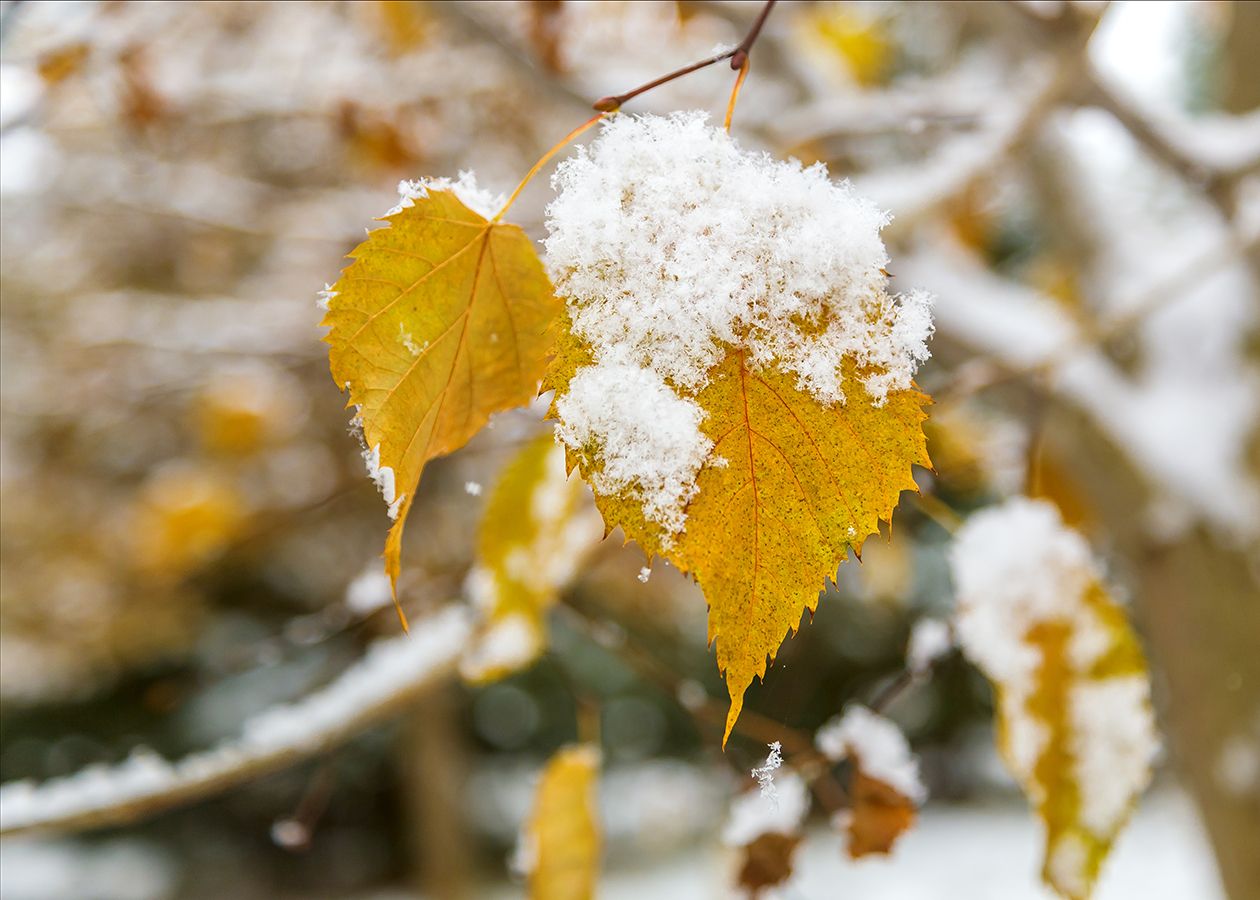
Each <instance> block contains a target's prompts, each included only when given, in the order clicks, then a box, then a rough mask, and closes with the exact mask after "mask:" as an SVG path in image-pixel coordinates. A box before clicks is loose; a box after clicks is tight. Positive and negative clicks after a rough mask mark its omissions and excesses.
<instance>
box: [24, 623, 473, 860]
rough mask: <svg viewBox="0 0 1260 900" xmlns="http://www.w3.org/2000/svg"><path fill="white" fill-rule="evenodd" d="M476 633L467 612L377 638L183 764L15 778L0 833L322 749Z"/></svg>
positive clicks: (184, 796)
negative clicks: (325, 676)
mask: <svg viewBox="0 0 1260 900" xmlns="http://www.w3.org/2000/svg"><path fill="white" fill-rule="evenodd" d="M470 634H471V625H470V623H469V619H468V615H467V612H466V611H465V610H464V609H462V608H451V609H448V610H445V611H443V612H440V613H437V614H435V615H433V616H432V617H430V618H429V619H427V620H426V621H423V622H418V623H416V624H415V625H414V626H413V627H412V630H411V634H410V635H400V636H398V637H394V638H387V639H385V640H380V641H377V642H376V643H375V644H373V645H372V646H371V647H370V648H369V649H368V651H367V653H366V654H365V655H364V657H363V659H361V660H360V661H359V662H357V663H355V664H354V665H353V666H351V667H350V668H349V669H347V670H346V671H345V672H343V673H342V674H341V675H340V676H338V677H337V679H336V680H334V681H333V682H332V683H331V684H329V685H328V686H326V687H324V688H322V689H320V690H318V691H316V692H314V693H312V694H311V695H309V696H308V697H306V698H304V699H302V700H299V701H298V702H296V703H292V704H284V705H280V706H275V707H272V708H271V709H268V710H265V711H264V712H262V713H259V714H258V715H256V716H253V717H252V718H250V719H248V720H247V721H246V722H245V724H244V726H243V728H242V731H241V734H240V736H239V737H237V738H234V739H232V740H228V741H224V742H222V743H220V744H217V745H216V746H214V747H212V748H210V749H208V750H203V751H201V752H198V753H193V754H191V755H189V756H186V757H184V758H183V759H181V760H179V761H177V762H170V761H168V760H166V759H164V758H162V757H161V756H159V755H157V754H156V753H153V752H152V751H149V750H145V749H137V750H136V751H134V752H133V753H132V754H131V756H130V757H129V758H128V759H127V760H126V761H124V762H122V763H119V764H117V765H114V766H93V767H89V768H87V769H84V770H82V771H80V772H77V773H75V774H73V775H68V776H66V777H64V778H54V779H52V780H50V781H45V782H43V783H40V784H36V783H33V782H29V781H21V782H10V783H8V784H6V785H4V786H3V787H0V836H4V837H9V836H12V835H17V834H25V833H31V832H42V833H67V832H76V831H86V830H88V829H93V828H103V827H108V826H114V825H122V824H126V823H129V822H135V821H138V820H140V819H145V818H148V817H149V816H153V815H156V814H157V813H160V812H163V811H164V810H168V809H172V808H174V807H177V806H182V805H184V804H187V803H192V802H194V801H197V800H201V799H204V798H206V797H210V796H213V795H214V794H217V793H220V792H222V791H225V790H228V789H229V788H231V787H234V786H236V785H239V784H242V783H244V782H246V781H250V780H252V779H254V778H258V777H260V776H262V775H266V774H269V773H271V772H276V771H279V770H281V769H284V768H287V767H288V766H291V765H293V764H295V763H298V762H300V761H302V760H304V759H307V758H308V757H311V756H314V755H316V754H318V753H322V752H324V751H326V750H328V749H330V748H332V747H334V746H336V745H337V744H340V743H342V742H344V741H346V740H348V739H349V738H351V737H353V736H354V735H356V734H358V733H359V732H361V731H363V730H364V729H365V728H367V727H369V726H370V725H373V724H375V723H377V722H380V721H382V720H384V719H387V718H389V717H391V716H393V715H396V714H398V713H400V712H401V711H402V710H404V709H406V708H407V707H408V706H410V705H411V704H413V703H414V702H415V701H416V700H417V699H418V698H419V697H420V696H421V695H422V694H423V693H424V692H425V691H426V690H428V689H429V688H430V687H432V686H433V685H434V684H435V683H436V682H438V681H439V680H441V679H442V678H444V677H445V676H446V675H447V674H448V673H449V672H451V671H452V670H453V669H454V668H455V665H456V662H457V661H458V659H459V656H460V654H461V653H462V651H463V650H464V648H465V646H466V645H467V643H468V639H469V636H470Z"/></svg>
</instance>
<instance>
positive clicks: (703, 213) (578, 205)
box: [544, 114, 931, 736]
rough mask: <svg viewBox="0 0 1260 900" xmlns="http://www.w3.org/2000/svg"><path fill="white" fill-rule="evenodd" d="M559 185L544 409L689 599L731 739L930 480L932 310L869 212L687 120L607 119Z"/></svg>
mask: <svg viewBox="0 0 1260 900" xmlns="http://www.w3.org/2000/svg"><path fill="white" fill-rule="evenodd" d="M556 181H557V184H558V185H559V186H560V188H561V193H560V195H559V197H558V198H557V199H556V200H555V202H553V203H552V205H551V207H549V210H548V213H549V216H550V218H549V220H548V228H549V230H550V237H549V238H548V239H547V242H546V246H547V252H548V261H549V264H550V266H551V269H552V271H553V274H554V275H555V277H556V280H557V286H558V289H559V291H560V293H561V294H562V295H563V296H564V297H565V298H566V303H567V308H568V320H567V322H566V324H567V326H568V327H567V328H565V329H563V330H562V332H561V334H560V335H559V337H558V348H557V355H556V358H555V361H554V363H553V365H552V367H551V369H550V370H549V372H548V376H547V379H546V381H545V383H544V384H545V386H546V387H549V388H554V389H555V391H556V395H555V399H554V402H553V405H552V412H551V414H552V415H553V416H554V417H555V418H557V419H558V420H559V426H558V428H557V433H558V435H559V436H560V438H561V439H562V440H563V441H564V443H565V444H566V447H567V449H568V451H569V461H570V465H576V466H578V467H579V468H580V469H581V471H582V474H583V476H584V477H585V478H586V479H587V481H588V482H589V483H590V484H591V486H592V488H593V489H594V492H595V495H596V502H597V504H598V505H599V508H600V511H601V512H602V513H603V515H604V520H605V522H606V523H607V524H608V526H609V527H610V528H611V527H615V526H618V525H619V526H621V527H622V528H623V530H624V531H625V533H626V535H627V536H628V537H630V538H632V539H634V540H635V541H637V542H638V543H639V544H640V546H642V547H643V548H644V549H645V550H646V551H647V552H648V554H649V555H652V554H658V555H661V556H664V557H666V558H667V559H669V560H670V561H672V562H673V563H675V564H676V565H677V566H678V567H679V568H680V569H682V570H683V571H684V572H688V573H690V574H692V575H694V576H695V578H696V580H697V581H698V582H699V584H700V586H701V588H702V589H703V591H704V594H705V599H706V600H707V601H708V603H709V609H710V613H709V637H710V640H711V641H715V642H716V647H717V650H716V652H717V660H718V666H719V668H720V669H721V670H722V672H723V673H724V674H725V675H726V682H727V688H728V690H729V692H730V696H731V707H730V713H729V716H728V719H727V736H729V733H730V730H731V728H732V727H733V726H734V724H735V721H736V719H737V718H738V716H739V712H740V709H741V707H742V704H743V696H744V692H745V690H746V689H747V688H748V686H749V685H750V684H751V683H752V680H753V678H754V677H761V676H764V675H765V672H766V663H767V659H771V660H773V658H774V655H775V653H776V652H777V650H778V647H779V645H780V643H781V642H782V641H783V639H784V638H785V637H786V636H787V635H788V634H789V633H790V632H792V631H794V630H795V629H796V628H797V626H798V625H799V623H800V619H801V615H802V613H803V612H804V611H805V610H807V609H808V610H810V611H812V610H813V609H815V607H816V606H817V604H818V595H819V591H820V590H821V589H822V588H823V587H824V584H825V582H826V580H827V579H828V578H833V577H835V574H836V569H837V567H838V566H839V564H840V562H841V561H842V560H843V559H844V558H845V557H846V556H847V554H848V552H849V550H850V549H853V550H855V551H857V550H860V548H861V545H862V542H863V541H864V540H865V539H866V538H867V537H868V536H869V535H871V534H874V533H876V532H877V531H878V529H879V522H880V520H888V519H889V518H890V517H891V515H892V511H893V508H894V507H895V506H896V503H897V500H898V497H899V495H900V492H901V491H903V490H913V489H915V484H914V481H913V479H912V478H911V474H910V473H911V466H912V465H913V464H916V463H917V464H920V465H927V464H928V457H927V451H926V447H925V441H924V437H923V431H922V421H923V419H924V418H925V414H924V412H923V407H924V406H925V405H926V404H927V403H928V402H929V401H928V398H927V396H926V395H924V394H922V393H920V392H919V391H918V390H916V389H915V388H914V386H913V384H912V381H911V378H912V375H913V373H914V370H915V367H916V365H917V364H918V362H919V361H921V360H922V359H923V358H925V357H926V355H927V350H926V348H925V341H926V338H927V336H928V334H929V333H930V331H931V316H930V309H929V302H928V300H927V299H926V298H925V297H923V296H921V295H917V294H912V295H910V296H908V297H893V296H890V295H889V294H888V292H887V276H886V273H885V269H884V267H885V265H886V264H887V262H888V258H887V254H886V252H885V250H884V246H883V243H882V242H881V241H880V238H879V229H880V227H882V225H883V224H884V222H885V221H886V217H885V216H884V214H883V213H881V212H879V211H878V210H876V209H875V208H874V207H872V206H871V205H870V204H869V203H867V202H866V201H864V200H861V199H860V198H857V197H855V196H853V194H852V193H851V192H850V191H849V189H848V186H847V185H845V184H836V183H833V182H831V181H830V180H829V179H828V178H827V174H826V171H825V169H823V168H822V167H821V166H815V167H811V168H808V169H803V168H801V166H800V165H799V164H796V163H785V162H777V161H774V160H772V159H770V158H769V157H768V156H765V155H764V154H754V153H749V152H746V151H744V150H742V149H740V147H739V146H738V144H737V143H735V142H734V141H733V140H732V139H731V138H730V136H729V135H727V134H725V133H724V132H722V131H721V130H720V129H715V128H711V127H709V126H708V125H707V124H706V122H705V119H704V117H703V115H697V114H680V115H677V116H674V117H671V118H668V119H661V118H654V117H644V118H627V117H619V118H618V119H616V120H613V121H612V122H610V123H609V124H607V125H606V126H605V129H604V131H603V133H602V134H601V136H600V137H599V138H598V139H597V140H596V141H595V143H594V144H593V146H592V148H591V150H590V151H589V152H583V153H579V155H578V156H577V157H576V158H574V159H570V160H568V161H567V162H566V163H564V164H563V165H562V166H561V168H560V171H559V173H558V174H557V176H556Z"/></svg>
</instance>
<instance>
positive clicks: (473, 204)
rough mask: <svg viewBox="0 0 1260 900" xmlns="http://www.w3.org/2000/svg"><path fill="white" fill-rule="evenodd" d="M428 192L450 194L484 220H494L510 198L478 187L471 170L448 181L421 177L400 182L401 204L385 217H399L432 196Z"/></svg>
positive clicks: (475, 177)
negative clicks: (405, 210)
mask: <svg viewBox="0 0 1260 900" xmlns="http://www.w3.org/2000/svg"><path fill="white" fill-rule="evenodd" d="M429 191H451V192H453V193H454V194H455V196H456V197H457V198H459V202H460V203H462V204H464V205H465V206H467V207H468V208H469V209H471V210H472V211H473V212H475V213H476V214H477V215H479V216H481V217H482V218H483V219H491V218H494V216H495V215H496V214H497V213H498V212H499V210H501V209H502V208H503V204H504V203H506V202H507V197H506V196H505V195H503V194H495V193H492V192H491V191H488V190H486V189H484V188H481V187H479V186H478V185H477V176H476V175H475V174H473V173H472V172H469V171H463V172H460V173H459V177H458V178H456V179H455V180H454V181H452V180H451V179H449V178H421V179H418V180H415V181H400V182H398V205H397V206H395V207H394V208H393V209H391V210H390V211H389V212H387V213H385V216H386V217H387V218H388V217H389V216H393V215H397V214H398V213H400V212H402V211H403V210H404V209H407V208H408V207H411V206H415V202H416V201H417V200H420V199H422V198H424V197H427V196H429Z"/></svg>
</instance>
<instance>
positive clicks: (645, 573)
mask: <svg viewBox="0 0 1260 900" xmlns="http://www.w3.org/2000/svg"><path fill="white" fill-rule="evenodd" d="M651 577H652V568H651V566H644V567H643V568H641V569H639V582H640V583H641V584H647V583H648V579H649V578H651Z"/></svg>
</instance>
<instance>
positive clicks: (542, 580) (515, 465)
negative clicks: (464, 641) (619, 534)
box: [461, 432, 603, 683]
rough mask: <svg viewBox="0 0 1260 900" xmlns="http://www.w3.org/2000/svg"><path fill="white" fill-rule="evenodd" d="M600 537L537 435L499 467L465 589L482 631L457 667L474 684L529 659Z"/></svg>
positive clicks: (557, 453) (558, 453)
mask: <svg viewBox="0 0 1260 900" xmlns="http://www.w3.org/2000/svg"><path fill="white" fill-rule="evenodd" d="M602 537H603V527H602V523H601V522H600V519H599V514H598V513H597V512H596V511H595V508H594V506H593V505H592V504H591V500H590V493H589V491H588V490H587V488H586V485H585V484H583V483H582V481H581V479H579V478H576V477H573V478H570V477H568V474H567V472H566V470H565V463H564V451H563V450H562V449H561V448H560V446H559V445H558V444H557V443H556V442H555V440H554V439H553V438H552V436H551V433H550V432H548V433H546V434H542V435H539V436H538V437H537V438H535V439H534V440H532V441H530V442H529V443H528V444H526V445H525V446H524V448H522V449H521V450H520V452H519V453H518V454H517V455H516V457H515V458H514V459H513V460H512V461H511V462H509V463H508V464H507V466H506V467H505V468H504V470H503V474H502V475H501V476H500V477H499V481H498V483H497V484H496V485H495V487H494V490H493V491H492V492H491V494H490V499H489V501H488V502H487V503H486V509H485V514H484V516H483V517H482V520H481V533H480V536H479V538H478V545H477V561H476V563H475V565H474V566H473V569H472V571H471V572H470V573H469V577H468V585H467V590H468V593H469V594H470V598H471V600H472V602H473V604H474V605H475V606H477V607H478V608H479V609H480V610H481V611H482V614H483V626H482V631H481V634H480V636H479V638H478V639H477V641H476V642H475V643H474V645H473V647H472V649H471V650H470V651H469V653H468V655H466V656H465V657H464V660H463V663H462V666H461V669H462V671H463V674H464V677H466V678H468V679H469V680H471V681H473V682H476V683H486V682H490V681H495V680H497V679H499V678H503V677H504V676H506V675H509V674H511V673H512V672H515V671H517V670H518V669H521V668H524V667H525V666H527V665H529V664H530V663H531V662H533V661H534V660H535V659H536V658H537V657H538V656H539V655H540V654H541V653H542V650H543V648H544V647H545V645H546V618H545V617H546V613H547V610H548V609H550V608H551V607H552V606H553V605H554V604H555V602H556V600H557V598H558V597H559V595H560V591H561V590H563V589H564V587H565V586H566V585H567V584H568V583H569V581H570V580H571V579H572V578H573V576H574V575H575V574H577V571H578V569H579V567H580V566H581V564H582V562H583V560H584V559H585V558H586V556H587V555H588V554H589V552H590V551H591V550H592V549H593V548H594V547H595V545H596V544H598V543H599V541H600V539H601V538H602Z"/></svg>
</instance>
